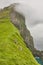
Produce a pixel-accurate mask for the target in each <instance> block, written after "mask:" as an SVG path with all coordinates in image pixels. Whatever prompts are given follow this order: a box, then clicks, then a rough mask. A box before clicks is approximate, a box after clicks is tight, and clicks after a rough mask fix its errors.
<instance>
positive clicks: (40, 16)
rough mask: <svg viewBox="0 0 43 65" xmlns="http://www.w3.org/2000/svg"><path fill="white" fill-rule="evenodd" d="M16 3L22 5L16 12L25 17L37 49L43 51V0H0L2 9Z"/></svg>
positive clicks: (17, 7)
mask: <svg viewBox="0 0 43 65" xmlns="http://www.w3.org/2000/svg"><path fill="white" fill-rule="evenodd" d="M15 2H16V3H20V5H18V6H16V10H17V11H18V12H20V13H22V14H24V15H25V18H26V25H27V27H28V29H30V31H31V34H32V36H33V38H34V45H35V47H36V48H37V49H39V50H43V0H0V8H3V7H5V6H8V5H10V4H11V3H15Z"/></svg>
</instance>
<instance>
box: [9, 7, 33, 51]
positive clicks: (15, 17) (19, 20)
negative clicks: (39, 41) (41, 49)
mask: <svg viewBox="0 0 43 65" xmlns="http://www.w3.org/2000/svg"><path fill="white" fill-rule="evenodd" d="M10 16H11V21H12V23H13V24H14V25H15V26H16V27H17V28H18V29H19V31H20V34H21V36H22V37H23V39H24V42H26V45H27V47H28V48H30V50H31V51H33V50H34V44H33V38H32V36H31V35H30V31H28V29H27V28H26V25H25V17H24V16H23V15H21V14H20V13H18V12H16V11H15V10H14V9H13V8H12V11H11V14H10Z"/></svg>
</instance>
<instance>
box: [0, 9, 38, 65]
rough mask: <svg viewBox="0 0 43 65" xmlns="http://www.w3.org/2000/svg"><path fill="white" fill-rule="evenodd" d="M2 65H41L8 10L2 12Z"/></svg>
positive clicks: (0, 21) (0, 34) (0, 48)
mask: <svg viewBox="0 0 43 65" xmlns="http://www.w3.org/2000/svg"><path fill="white" fill-rule="evenodd" d="M0 65H39V64H38V63H37V62H36V60H35V59H34V57H33V55H32V53H31V52H30V50H29V49H28V48H27V47H26V45H25V43H24V40H23V38H22V37H21V36H20V33H19V31H18V29H17V28H16V27H15V26H14V25H13V24H12V23H11V21H10V17H9V11H6V10H5V11H1V12H0Z"/></svg>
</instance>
